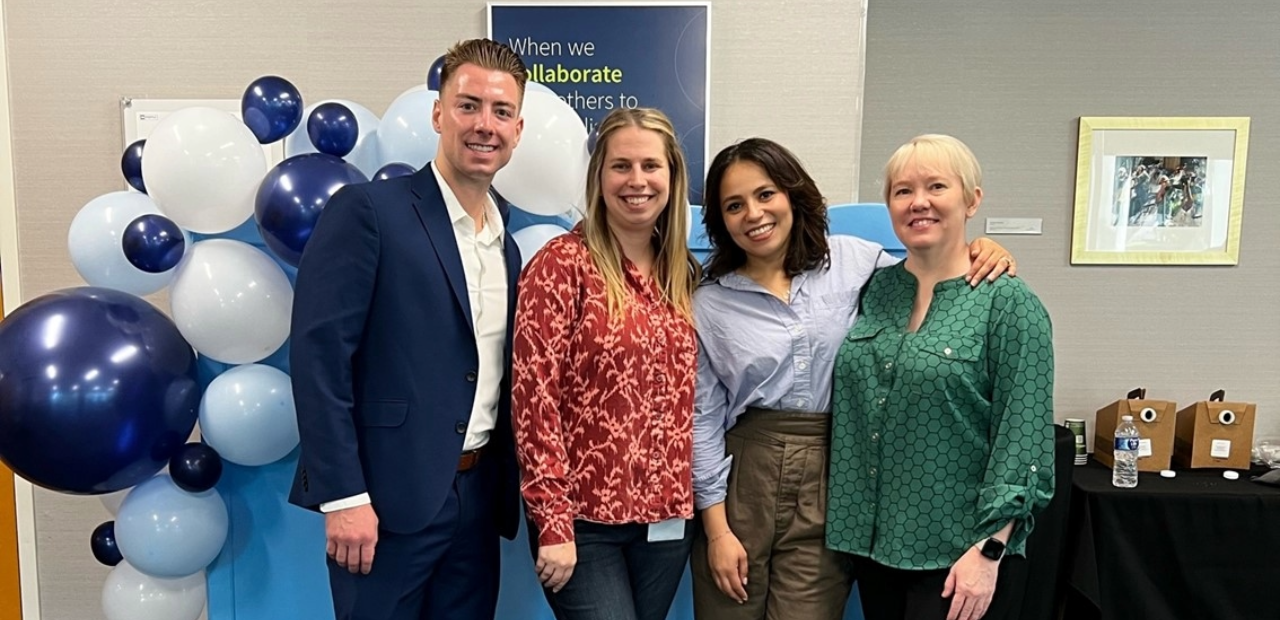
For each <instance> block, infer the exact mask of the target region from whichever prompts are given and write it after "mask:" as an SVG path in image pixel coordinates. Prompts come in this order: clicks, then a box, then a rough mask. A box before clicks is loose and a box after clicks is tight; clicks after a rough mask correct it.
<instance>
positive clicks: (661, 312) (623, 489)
mask: <svg viewBox="0 0 1280 620" xmlns="http://www.w3.org/2000/svg"><path fill="white" fill-rule="evenodd" d="M626 283H627V285H628V288H629V289H630V292H631V298H630V303H628V305H627V310H626V313H625V317H624V318H622V319H613V320H610V318H609V310H608V301H607V299H606V296H605V284H604V277H603V276H601V275H600V273H599V271H597V270H596V268H595V265H594V263H592V262H591V257H590V256H589V255H588V254H587V246H586V243H585V241H584V239H583V237H582V234H581V230H580V229H577V230H574V231H573V232H572V233H569V234H566V235H562V236H560V237H559V238H556V239H553V240H551V241H550V242H548V243H547V245H546V246H545V247H544V248H543V250H542V251H541V252H539V253H538V254H537V255H536V256H534V258H533V260H531V261H530V262H529V265H528V267H526V268H525V270H524V272H523V274H522V276H521V278H520V290H519V304H518V306H517V310H516V325H515V335H514V339H515V341H514V345H513V346H514V351H513V356H514V359H513V364H514V383H513V386H512V417H513V422H514V424H515V435H516V452H517V456H518V458H519V462H520V469H521V472H522V476H523V478H522V481H521V491H522V493H523V495H524V500H525V505H526V506H527V509H528V511H529V516H530V518H531V519H532V520H533V522H534V525H536V526H537V528H538V532H539V534H538V542H539V544H541V545H555V544H560V543H565V542H570V541H572V540H574V536H573V521H574V520H575V519H582V520H586V521H592V522H596V523H610V524H617V523H657V522H659V521H662V520H665V519H670V518H673V517H683V518H689V517H691V516H692V515H693V491H692V474H691V469H690V459H691V456H692V455H691V449H692V448H691V441H692V417H693V386H694V375H695V372H696V368H697V344H696V340H695V337H694V331H693V326H692V325H690V323H689V322H687V321H685V320H684V319H683V318H681V317H680V316H679V314H677V313H676V311H675V309H674V308H673V307H672V306H671V305H670V304H667V303H663V302H662V300H661V295H660V291H659V289H658V287H657V286H656V285H655V284H654V283H653V282H652V281H649V282H644V281H643V279H642V278H641V276H640V274H639V272H637V271H636V270H635V267H634V265H632V264H631V262H630V261H627V262H626Z"/></svg>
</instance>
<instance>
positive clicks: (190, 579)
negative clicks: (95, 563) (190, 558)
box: [102, 562, 208, 620]
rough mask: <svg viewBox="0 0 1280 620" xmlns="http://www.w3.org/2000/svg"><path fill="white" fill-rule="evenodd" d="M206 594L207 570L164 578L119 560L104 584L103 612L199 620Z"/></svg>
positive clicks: (125, 617) (149, 619) (144, 619)
mask: <svg viewBox="0 0 1280 620" xmlns="http://www.w3.org/2000/svg"><path fill="white" fill-rule="evenodd" d="M207 597H208V586H207V585H206V584H205V574H204V571H200V572H198V573H196V574H194V575H188V576H186V577H179V578H177V579H161V578H159V577H152V576H150V575H146V574H144V573H142V572H141V571H139V570H138V569H136V568H134V567H133V566H132V565H131V564H129V563H128V562H120V563H119V564H117V565H116V566H115V568H113V569H111V573H109V574H108V575H107V580H106V582H105V583H103V585H102V611H103V613H105V614H106V616H107V620H196V618H199V617H200V612H202V611H204V605H205V599H206V598H207Z"/></svg>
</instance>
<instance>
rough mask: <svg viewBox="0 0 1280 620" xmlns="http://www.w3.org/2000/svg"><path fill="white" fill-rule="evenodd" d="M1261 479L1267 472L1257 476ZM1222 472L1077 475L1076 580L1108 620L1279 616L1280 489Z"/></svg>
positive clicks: (1081, 471) (1087, 468) (1088, 468)
mask: <svg viewBox="0 0 1280 620" xmlns="http://www.w3.org/2000/svg"><path fill="white" fill-rule="evenodd" d="M1253 473H1261V471H1255V472H1253ZM1249 478H1250V473H1249V472H1240V479H1239V480H1227V479H1225V478H1223V477H1222V472H1221V470H1186V471H1179V472H1178V475H1177V477H1176V478H1161V477H1160V476H1159V475H1158V474H1148V473H1142V474H1139V480H1138V486H1137V488H1133V489H1118V488H1115V487H1113V486H1111V470H1110V469H1109V468H1107V467H1104V466H1102V465H1099V464H1097V463H1095V462H1093V461H1092V459H1091V460H1090V462H1089V464H1088V465H1083V466H1078V467H1076V468H1075V476H1074V479H1075V485H1074V489H1073V491H1072V500H1073V501H1072V518H1071V522H1072V525H1071V528H1072V530H1073V540H1074V543H1073V545H1074V550H1073V552H1072V553H1073V558H1072V571H1071V583H1072V586H1074V587H1075V589H1076V590H1078V591H1079V592H1080V593H1081V594H1083V595H1084V596H1085V597H1087V598H1088V599H1089V600H1090V601H1092V602H1093V604H1094V605H1096V606H1097V607H1098V608H1099V610H1100V611H1101V617H1102V619H1103V620H1109V619H1112V618H1115V619H1124V620H1133V619H1136V618H1159V619H1161V620H1165V619H1168V620H1175V619H1179V618H1186V619H1189V620H1190V619H1195V620H1202V619H1206V618H1212V619H1214V620H1233V619H1237V618H1240V619H1250V620H1255V619H1256V620H1277V619H1280V488H1276V487H1269V486H1264V485H1262V484H1258V483H1256V482H1252V481H1250V480H1249Z"/></svg>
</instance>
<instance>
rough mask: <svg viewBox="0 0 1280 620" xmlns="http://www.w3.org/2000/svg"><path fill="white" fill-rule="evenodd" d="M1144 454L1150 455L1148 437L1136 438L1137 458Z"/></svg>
mask: <svg viewBox="0 0 1280 620" xmlns="http://www.w3.org/2000/svg"><path fill="white" fill-rule="evenodd" d="M1144 456H1151V440H1150V439H1139V440H1138V458H1142V457H1144Z"/></svg>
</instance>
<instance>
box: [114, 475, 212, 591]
mask: <svg viewBox="0 0 1280 620" xmlns="http://www.w3.org/2000/svg"><path fill="white" fill-rule="evenodd" d="M227 521H228V517H227V505H226V503H225V502H223V501H222V496H221V495H219V494H218V492H217V491H216V490H214V489H210V490H208V491H204V492H202V493H188V492H186V491H183V490H182V489H180V488H178V485H177V484H175V483H174V482H173V479H171V478H170V477H169V476H168V475H159V476H156V477H154V478H151V479H150V480H147V481H146V482H143V483H142V484H139V485H138V486H136V487H134V488H133V490H132V491H130V492H129V495H128V496H127V497H125V498H124V503H123V504H121V506H120V513H119V514H118V515H116V544H117V546H119V547H120V553H121V554H122V555H124V558H125V560H127V561H128V562H129V564H132V565H133V567H134V568H136V569H138V570H139V571H142V572H143V573H146V574H148V575H151V576H152V577H162V578H169V579H173V578H177V577H186V576H187V575H193V574H195V573H197V572H200V571H201V570H203V569H204V568H205V567H206V566H208V565H209V563H210V562H212V561H213V560H214V558H216V557H218V553H219V552H221V551H222V545H223V543H225V542H226V540H227Z"/></svg>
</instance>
